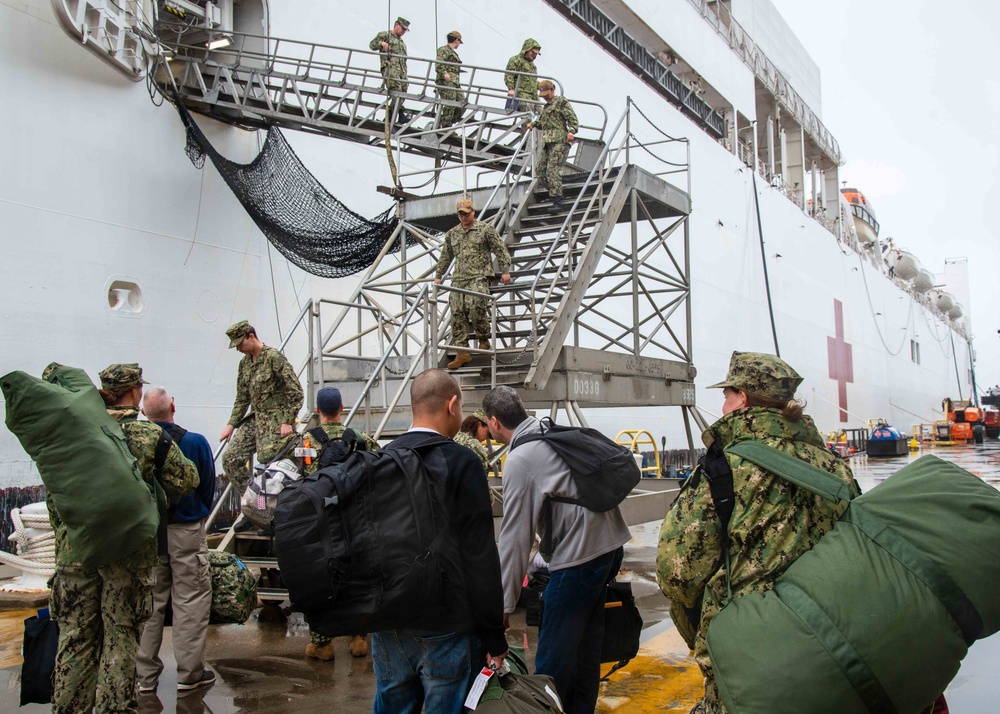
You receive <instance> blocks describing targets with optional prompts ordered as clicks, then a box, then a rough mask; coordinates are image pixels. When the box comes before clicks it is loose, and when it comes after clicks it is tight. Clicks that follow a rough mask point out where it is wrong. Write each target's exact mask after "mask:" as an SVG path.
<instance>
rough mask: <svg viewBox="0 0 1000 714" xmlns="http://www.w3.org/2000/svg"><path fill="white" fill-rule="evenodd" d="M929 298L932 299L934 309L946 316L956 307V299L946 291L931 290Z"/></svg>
mask: <svg viewBox="0 0 1000 714" xmlns="http://www.w3.org/2000/svg"><path fill="white" fill-rule="evenodd" d="M928 297H930V299H931V303H932V304H933V305H934V307H936V308H937V309H938V310H940V311H941V312H943V313H945V314H949V313H950V312H951V309H952V308H953V307H955V298H953V297H952V295H951V293H946V292H945V291H944V290H931V291H930V294H929V295H928Z"/></svg>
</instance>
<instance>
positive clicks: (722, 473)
mask: <svg viewBox="0 0 1000 714" xmlns="http://www.w3.org/2000/svg"><path fill="white" fill-rule="evenodd" d="M698 466H699V470H700V471H701V473H702V474H703V475H704V476H705V480H706V481H708V490H709V492H710V493H711V495H712V503H713V504H714V505H715V512H716V514H717V515H718V516H719V521H721V523H722V532H723V533H724V534H726V536H725V537H726V539H727V543H728V533H729V521H730V520H732V517H733V510H734V509H735V508H736V490H735V487H734V486H733V470H732V468H730V466H729V461H728V460H727V459H726V454H725V452H724V451H723V450H722V447H721V446H720V445H719V442H718V440H716V441H713V442H712V445H711V446H709V447H708V449H707V450H706V451H705V455H704V456H703V457H702V459H701V460H700V461H699V463H698Z"/></svg>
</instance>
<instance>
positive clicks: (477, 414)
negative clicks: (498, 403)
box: [472, 409, 487, 424]
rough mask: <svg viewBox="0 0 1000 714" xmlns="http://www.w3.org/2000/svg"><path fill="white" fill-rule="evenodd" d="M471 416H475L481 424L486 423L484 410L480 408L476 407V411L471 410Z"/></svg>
mask: <svg viewBox="0 0 1000 714" xmlns="http://www.w3.org/2000/svg"><path fill="white" fill-rule="evenodd" d="M472 416H474V417H476V419H478V420H479V421H481V422H482V423H483V424H486V423H487V421H486V412H484V411H483V410H482V409H477V410H476V411H474V412H472Z"/></svg>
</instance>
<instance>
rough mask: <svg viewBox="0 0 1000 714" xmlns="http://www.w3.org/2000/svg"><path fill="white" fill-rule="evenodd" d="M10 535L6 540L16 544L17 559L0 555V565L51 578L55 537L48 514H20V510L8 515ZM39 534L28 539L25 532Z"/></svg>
mask: <svg viewBox="0 0 1000 714" xmlns="http://www.w3.org/2000/svg"><path fill="white" fill-rule="evenodd" d="M10 519H11V521H12V522H13V524H14V532H13V533H12V534H11V535H10V537H9V539H10V540H11V541H14V542H15V543H17V555H12V554H10V553H5V552H3V551H0V562H3V563H6V564H7V565H10V566H13V567H15V568H17V569H18V570H22V571H24V572H25V573H33V574H36V575H44V576H46V577H48V576H50V575H52V573H53V572H55V568H56V535H55V532H54V531H53V530H52V524H51V523H49V517H48V514H36V513H22V512H21V509H20V508H15V509H13V510H11V512H10ZM29 528H31V529H34V530H36V531H40V532H41V533H40V535H36V536H34V537H28V534H27V530H28V529H29Z"/></svg>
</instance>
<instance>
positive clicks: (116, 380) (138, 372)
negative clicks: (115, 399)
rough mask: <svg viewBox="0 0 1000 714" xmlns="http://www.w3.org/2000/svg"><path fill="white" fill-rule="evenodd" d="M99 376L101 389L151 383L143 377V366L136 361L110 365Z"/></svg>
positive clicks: (113, 389)
mask: <svg viewBox="0 0 1000 714" xmlns="http://www.w3.org/2000/svg"><path fill="white" fill-rule="evenodd" d="M98 376H99V377H100V378H101V389H106V390H108V391H110V392H113V391H116V390H118V389H126V388H128V387H135V386H137V385H140V384H149V382H147V381H146V380H145V379H143V378H142V367H140V366H139V365H138V364H137V363H136V362H129V363H128V364H112V365H108V367H107V368H105V370H104V371H103V372H101V373H100V374H99V375H98Z"/></svg>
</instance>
